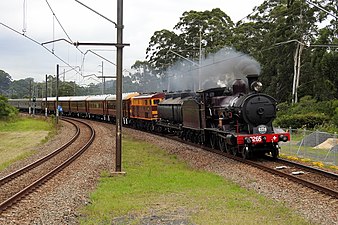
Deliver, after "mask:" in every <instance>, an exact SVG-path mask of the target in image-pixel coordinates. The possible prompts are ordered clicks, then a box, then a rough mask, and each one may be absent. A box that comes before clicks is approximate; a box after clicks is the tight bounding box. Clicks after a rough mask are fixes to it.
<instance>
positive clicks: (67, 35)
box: [46, 0, 73, 42]
mask: <svg viewBox="0 0 338 225" xmlns="http://www.w3.org/2000/svg"><path fill="white" fill-rule="evenodd" d="M46 3H47V5H48V7H49V9H50V11H51V12H52V14H53V17H54V18H55V19H56V21H57V22H58V23H59V25H60V27H61V29H62V30H63V32H64V33H65V34H66V36H67V38H68V39H69V41H70V42H73V41H72V39H71V38H70V37H69V35H68V33H67V32H66V30H65V28H63V26H62V24H61V22H60V20H59V19H58V17H57V16H56V15H55V13H54V11H53V9H52V7H51V6H50V4H49V2H48V0H46Z"/></svg>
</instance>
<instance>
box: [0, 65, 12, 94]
mask: <svg viewBox="0 0 338 225" xmlns="http://www.w3.org/2000/svg"><path fill="white" fill-rule="evenodd" d="M11 82H12V78H11V76H10V75H9V74H8V73H6V72H5V71H3V70H0V94H6V95H8V94H9V93H8V89H9V87H10V84H11Z"/></svg>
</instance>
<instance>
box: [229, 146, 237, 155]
mask: <svg viewBox="0 0 338 225" xmlns="http://www.w3.org/2000/svg"><path fill="white" fill-rule="evenodd" d="M229 152H230V154H231V155H233V156H236V155H237V150H236V147H231V148H230V150H229Z"/></svg>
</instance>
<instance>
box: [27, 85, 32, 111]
mask: <svg viewBox="0 0 338 225" xmlns="http://www.w3.org/2000/svg"><path fill="white" fill-rule="evenodd" d="M31 110H32V80H29V107H28V114H29V115H30V114H31Z"/></svg>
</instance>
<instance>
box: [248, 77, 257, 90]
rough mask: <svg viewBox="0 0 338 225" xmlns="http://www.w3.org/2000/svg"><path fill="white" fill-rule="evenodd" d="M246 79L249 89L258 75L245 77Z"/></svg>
mask: <svg viewBox="0 0 338 225" xmlns="http://www.w3.org/2000/svg"><path fill="white" fill-rule="evenodd" d="M246 78H247V79H248V85H249V88H250V87H251V84H252V83H253V82H255V81H257V80H258V74H249V75H246Z"/></svg>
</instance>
